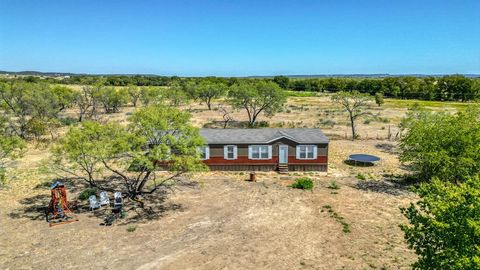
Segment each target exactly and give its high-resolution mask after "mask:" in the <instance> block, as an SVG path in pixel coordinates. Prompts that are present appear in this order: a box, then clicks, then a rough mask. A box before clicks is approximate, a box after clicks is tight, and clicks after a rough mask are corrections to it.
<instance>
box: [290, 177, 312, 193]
mask: <svg viewBox="0 0 480 270" xmlns="http://www.w3.org/2000/svg"><path fill="white" fill-rule="evenodd" d="M290 187H292V188H298V189H304V190H312V189H313V181H312V179H310V178H308V177H302V178H298V179H297V180H295V183H293V184H292V185H290Z"/></svg>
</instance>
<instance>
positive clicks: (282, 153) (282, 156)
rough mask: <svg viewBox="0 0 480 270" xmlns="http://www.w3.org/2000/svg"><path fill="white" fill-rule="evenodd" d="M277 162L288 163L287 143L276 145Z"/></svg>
mask: <svg viewBox="0 0 480 270" xmlns="http://www.w3.org/2000/svg"><path fill="white" fill-rule="evenodd" d="M278 163H280V164H286V163H288V145H279V146H278Z"/></svg>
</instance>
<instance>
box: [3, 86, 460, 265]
mask: <svg viewBox="0 0 480 270" xmlns="http://www.w3.org/2000/svg"><path fill="white" fill-rule="evenodd" d="M220 102H221V100H217V101H216V102H215V108H217V106H218V104H219V103H220ZM415 102H416V101H405V100H390V99H387V100H386V103H385V104H384V106H382V107H378V106H376V105H375V104H372V105H371V106H370V107H369V108H368V110H369V111H370V113H371V116H369V117H367V118H366V119H361V120H360V121H359V123H358V130H359V133H360V136H361V137H360V138H361V139H360V140H357V141H351V140H349V139H348V138H349V136H350V133H349V131H350V127H349V126H348V125H347V123H348V121H347V118H346V115H345V114H344V113H343V112H342V111H341V110H340V108H338V107H336V106H335V105H334V104H332V103H331V101H330V98H329V96H325V95H322V96H301V97H298V96H295V97H293V96H292V97H289V100H288V103H287V104H286V105H285V107H284V109H283V111H282V112H280V113H279V114H277V115H276V116H275V117H273V118H265V117H262V118H261V119H260V120H261V121H268V124H269V126H272V127H319V128H321V129H322V130H324V132H325V133H326V134H327V135H328V136H329V137H330V138H331V139H332V142H331V145H330V149H329V169H328V173H314V172H305V173H293V172H292V173H289V174H288V175H278V174H276V173H274V172H271V173H260V174H259V176H258V181H257V182H253V183H252V182H247V181H245V180H246V178H247V173H245V172H239V173H228V172H207V173H202V174H194V175H190V176H189V177H188V178H187V179H186V182H185V183H184V184H181V185H179V186H178V187H177V189H176V190H175V191H174V192H173V193H170V194H169V195H168V196H167V197H166V198H165V197H163V196H158V198H157V199H156V200H153V201H150V202H148V204H147V206H148V207H150V209H151V211H152V215H151V216H149V217H148V218H145V217H140V216H138V215H136V213H135V211H131V212H129V214H128V216H127V218H125V219H124V220H122V221H120V222H119V223H117V224H115V225H114V226H112V227H103V226H99V224H100V223H101V222H102V218H103V217H104V215H105V214H106V212H105V211H97V212H89V211H88V210H82V211H81V213H80V214H79V216H80V221H79V222H76V223H72V224H68V225H63V226H59V227H54V228H49V227H48V225H47V223H46V222H45V221H44V219H43V212H42V209H43V207H45V206H46V205H47V204H48V201H49V189H48V185H49V183H50V182H51V181H52V180H53V179H54V178H55V177H57V175H56V174H55V173H54V172H52V171H50V170H49V167H48V163H49V161H50V154H49V152H48V148H46V147H45V146H44V145H39V144H30V145H29V148H28V151H27V153H26V155H25V156H24V157H23V158H22V159H20V160H18V161H16V162H14V163H13V164H11V165H12V167H13V169H12V170H10V171H9V174H8V175H9V182H8V185H7V186H6V187H4V188H2V189H0V214H1V218H0V268H2V269H30V268H34V269H58V268H64V269H70V268H72V269H78V268H82V269H92V268H106V269H113V268H115V269H132V268H136V269H192V268H195V269H408V268H409V265H410V263H411V262H412V261H413V260H414V259H415V256H414V254H413V253H412V252H411V251H410V250H408V248H407V246H406V244H405V243H404V241H403V234H402V232H401V231H400V229H399V227H398V224H400V223H403V222H405V219H404V218H403V217H402V216H401V214H400V212H399V207H402V206H406V205H408V204H409V203H410V202H412V201H414V200H415V199H416V198H415V196H414V195H413V194H412V193H411V192H409V191H408V187H407V186H404V185H402V184H400V183H398V182H397V181H396V180H395V179H396V177H397V176H400V175H403V174H405V173H408V172H407V171H405V170H404V169H403V167H402V166H401V164H400V163H399V161H398V153H397V141H396V138H398V133H399V130H398V128H397V125H398V123H400V121H401V119H402V118H403V117H404V116H405V113H406V112H407V110H408V107H409V106H411V105H413V104H414V103H415ZM420 104H421V105H423V106H427V107H428V108H430V109H432V110H446V111H456V110H458V109H463V108H464V107H465V104H462V103H438V102H423V101H422V102H420ZM183 109H185V110H189V111H190V112H191V113H192V121H193V123H194V124H195V125H196V126H198V127H202V126H219V125H221V121H222V115H221V114H220V112H219V111H218V110H216V109H215V110H212V111H208V110H206V106H205V105H199V104H196V103H192V104H190V105H188V106H185V107H184V108H183ZM132 111H134V108H132V107H127V108H124V109H122V111H121V112H119V113H116V114H111V115H103V116H102V118H103V119H104V120H108V121H119V122H125V119H126V117H128V115H129V114H130V113H131V112H132ZM68 114H69V115H72V116H74V112H73V111H69V112H68ZM232 115H233V117H234V120H235V122H234V123H232V126H236V125H241V124H242V122H244V121H245V120H246V114H245V113H244V112H242V111H234V112H232ZM59 134H61V132H59ZM389 134H390V135H389ZM360 152H362V153H371V154H374V155H378V156H380V157H381V158H382V161H381V162H380V163H379V164H378V165H377V166H374V167H352V166H349V165H347V164H345V162H344V160H345V159H346V157H347V156H348V155H349V154H352V153H360ZM304 176H307V177H310V178H312V179H313V180H314V183H315V187H314V189H313V190H312V191H301V190H296V189H292V188H290V187H289V185H290V184H291V183H293V182H294V181H295V179H297V178H299V177H304ZM67 187H68V190H69V192H70V193H69V196H70V200H77V198H78V195H79V193H80V192H81V191H82V190H83V189H84V188H85V186H83V185H82V184H81V183H79V182H76V181H68V182H67ZM80 206H81V209H85V207H86V202H80ZM82 207H83V208H82Z"/></svg>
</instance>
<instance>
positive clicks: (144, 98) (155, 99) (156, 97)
mask: <svg viewBox="0 0 480 270" xmlns="http://www.w3.org/2000/svg"><path fill="white" fill-rule="evenodd" d="M140 101H141V102H142V104H143V105H145V106H148V105H150V104H151V103H155V104H158V103H162V101H163V97H162V89H161V88H160V87H153V86H151V87H142V88H141V89H140Z"/></svg>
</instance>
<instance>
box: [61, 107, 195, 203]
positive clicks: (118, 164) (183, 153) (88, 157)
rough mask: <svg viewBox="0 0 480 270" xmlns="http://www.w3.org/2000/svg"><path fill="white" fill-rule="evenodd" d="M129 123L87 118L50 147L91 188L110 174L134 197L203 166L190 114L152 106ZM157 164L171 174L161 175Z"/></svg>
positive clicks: (67, 169)
mask: <svg viewBox="0 0 480 270" xmlns="http://www.w3.org/2000/svg"><path fill="white" fill-rule="evenodd" d="M129 121H130V124H129V126H128V127H123V126H121V125H119V124H116V123H109V124H100V123H97V122H88V121H87V122H83V123H82V124H81V125H80V126H78V127H72V128H70V130H69V131H68V132H67V134H66V135H65V136H64V137H63V138H62V139H61V140H60V141H59V143H58V144H57V145H56V146H55V147H54V148H53V153H54V156H55V163H56V164H57V166H58V168H60V169H61V170H63V171H64V172H67V173H69V174H72V175H76V176H77V177H79V178H81V179H83V180H85V181H87V182H88V183H89V184H90V185H92V186H100V184H99V181H98V180H100V179H106V180H108V179H111V178H109V177H108V176H110V175H113V176H115V177H114V179H120V180H121V183H122V184H123V186H124V192H125V193H126V194H128V196H129V197H130V198H132V199H134V200H136V199H137V197H138V196H139V195H142V196H147V195H148V194H152V193H154V192H155V191H156V190H158V189H160V188H162V187H165V186H167V185H170V184H172V183H173V180H174V179H175V177H178V176H179V175H181V174H183V173H185V172H188V171H196V170H203V169H205V166H204V165H203V163H202V162H201V160H200V159H199V154H198V153H197V149H198V147H200V146H202V145H203V144H204V142H203V138H202V137H201V136H200V134H199V131H198V129H197V128H194V127H193V126H192V125H191V124H190V115H189V114H187V113H184V112H181V111H179V110H178V109H176V108H172V107H164V106H150V107H145V108H142V109H140V110H138V111H136V112H135V113H134V114H133V115H132V116H131V118H130V119H129ZM159 166H161V167H163V168H164V169H167V170H169V171H170V173H171V174H170V175H169V176H166V177H164V178H162V177H160V175H159V174H158V173H157V172H156V169H157V167H159ZM112 181H113V180H112ZM102 188H105V187H102ZM105 189H106V188H105Z"/></svg>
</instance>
